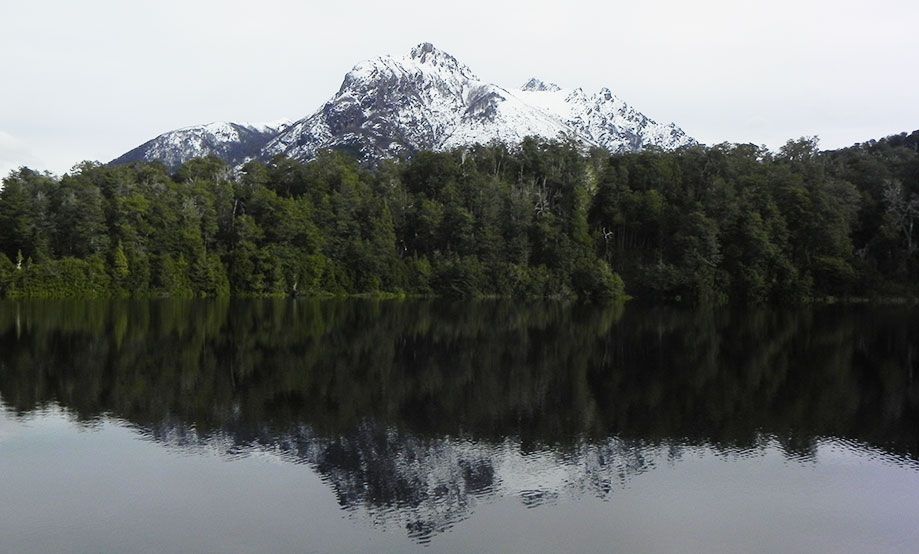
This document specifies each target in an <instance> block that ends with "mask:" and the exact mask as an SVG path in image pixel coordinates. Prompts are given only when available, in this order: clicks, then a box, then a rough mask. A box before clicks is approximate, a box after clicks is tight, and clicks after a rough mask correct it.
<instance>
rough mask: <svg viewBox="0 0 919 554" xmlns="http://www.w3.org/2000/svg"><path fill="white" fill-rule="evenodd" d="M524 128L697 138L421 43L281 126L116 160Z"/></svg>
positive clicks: (248, 153) (623, 138)
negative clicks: (489, 77) (500, 77)
mask: <svg viewBox="0 0 919 554" xmlns="http://www.w3.org/2000/svg"><path fill="white" fill-rule="evenodd" d="M528 136H534V137H540V138H544V139H560V140H572V141H574V142H576V143H579V144H581V145H582V146H584V147H593V146H597V147H602V148H605V149H607V150H609V151H611V152H628V151H637V150H641V149H643V148H646V147H649V146H656V147H661V148H665V149H671V148H677V147H680V146H684V145H689V144H694V143H695V141H694V140H693V139H692V138H690V137H689V136H687V135H686V134H685V133H684V132H683V131H682V130H681V129H680V128H679V127H677V126H676V125H674V124H672V123H671V124H660V123H657V122H656V121H654V120H652V119H650V118H648V117H646V116H645V115H643V114H642V113H640V112H638V111H637V110H635V109H634V108H632V107H631V106H629V105H628V104H626V103H625V102H624V101H623V100H621V99H620V98H618V97H617V96H615V95H614V94H612V92H610V91H609V90H608V89H605V88H604V89H602V90H600V91H598V92H586V91H584V90H582V89H580V88H577V89H572V90H566V89H562V88H561V87H559V86H558V85H555V84H553V83H547V82H544V81H541V80H539V79H535V78H534V79H531V80H530V81H528V82H527V83H526V84H525V85H524V86H523V87H521V88H519V89H506V88H503V87H501V86H498V85H495V84H492V83H488V82H486V81H483V80H482V79H480V78H479V77H478V76H476V74H475V73H473V72H472V70H470V69H469V68H468V67H467V66H465V65H463V64H462V63H460V62H459V61H457V59H456V58H454V57H453V56H451V55H450V54H447V53H446V52H443V51H441V50H438V49H437V48H435V47H434V46H433V45H431V44H430V43H423V44H420V45H418V46H416V47H415V48H413V49H412V50H411V52H409V53H408V54H407V55H406V56H403V57H392V56H383V57H379V58H375V59H372V60H368V61H365V62H362V63H360V64H358V65H356V66H355V67H354V68H353V69H352V70H351V71H349V72H348V74H347V75H345V78H344V81H343V82H342V85H341V88H340V89H339V90H338V92H337V93H336V94H335V95H334V96H332V98H331V99H329V101H327V102H326V103H325V104H324V105H322V106H321V107H320V108H319V109H318V110H317V111H316V112H314V113H313V114H311V115H308V116H307V117H304V118H303V119H300V120H298V121H295V122H293V123H291V124H290V125H287V126H284V127H282V128H280V129H278V130H276V131H272V130H271V129H264V130H259V129H256V128H254V127H248V126H242V125H237V124H233V123H223V124H211V125H205V126H201V127H189V128H187V129H181V130H178V131H173V132H170V133H166V134H164V135H161V136H159V137H157V138H156V139H154V140H152V141H150V142H148V143H146V144H144V145H142V146H140V147H139V148H137V149H135V150H132V151H131V152H128V153H127V154H125V155H124V156H122V157H121V158H118V159H117V160H115V163H123V162H130V161H134V160H153V159H157V160H161V161H163V162H165V163H167V165H170V166H174V165H177V164H178V163H181V162H182V161H185V160H187V159H189V158H190V157H194V156H198V155H206V154H215V155H218V156H221V157H223V158H224V159H226V160H227V161H228V162H229V163H231V164H233V165H237V164H239V163H242V162H244V161H245V160H247V159H250V158H260V159H262V160H270V159H271V158H273V157H274V156H277V155H286V156H288V157H291V158H293V159H297V160H301V161H306V160H309V159H312V158H313V157H315V156H316V154H317V153H318V152H319V151H320V150H322V149H326V148H335V149H341V150H345V151H348V152H350V153H352V154H354V155H355V156H357V157H358V158H360V159H361V160H363V161H373V160H378V159H382V158H391V157H398V156H403V155H410V154H412V153H413V152H416V151H419V150H448V149H452V148H456V147H463V146H468V145H472V144H477V143H478V144H487V143H492V142H501V143H505V144H509V145H513V144H518V143H520V142H521V141H522V140H523V139H524V138H525V137H528Z"/></svg>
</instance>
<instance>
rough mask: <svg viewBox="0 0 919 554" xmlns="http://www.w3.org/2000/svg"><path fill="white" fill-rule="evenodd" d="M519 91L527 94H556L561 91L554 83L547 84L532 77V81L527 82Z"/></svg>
mask: <svg viewBox="0 0 919 554" xmlns="http://www.w3.org/2000/svg"><path fill="white" fill-rule="evenodd" d="M520 90H524V91H527V92H558V91H560V90H562V89H561V87H559V86H558V85H556V84H555V83H547V82H545V81H543V80H542V79H538V78H536V77H533V78H532V79H530V80H529V81H527V82H526V84H524V85H523V86H522V87H520Z"/></svg>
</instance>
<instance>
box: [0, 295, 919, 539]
mask: <svg viewBox="0 0 919 554" xmlns="http://www.w3.org/2000/svg"><path fill="white" fill-rule="evenodd" d="M917 550H919V309H917V308H914V307H867V306H854V307H853V306H849V307H841V306H825V307H817V308H805V309H799V310H791V311H788V310H768V309H750V310H736V309H734V310H732V309H727V308H717V309H715V308H703V309H693V310H689V309H675V308H665V307H648V306H642V305H639V304H630V305H628V306H626V307H625V308H613V307H609V308H599V307H589V306H579V305H566V304H560V303H545V304H519V303H516V304H514V303H503V302H466V303H445V302H396V301H393V302H374V301H306V300H273V301H228V302H218V301H213V302H170V301H160V302H2V303H0V551H2V552H17V553H18V552H269V551H270V552H311V551H316V552H334V551H341V552H353V551H368V552H386V551H392V552H405V551H427V552H431V551H476V552H534V551H535V552H543V551H546V552H558V551H581V552H610V551H622V552H674V551H689V552H730V551H735V552H736V551H744V552H779V551H781V552H814V551H821V552H916V551H917Z"/></svg>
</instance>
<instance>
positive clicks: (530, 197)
mask: <svg viewBox="0 0 919 554" xmlns="http://www.w3.org/2000/svg"><path fill="white" fill-rule="evenodd" d="M917 223H919V131H915V132H913V133H912V134H906V133H903V134H900V135H895V136H891V137H887V138H885V139H881V140H877V141H870V142H866V143H862V144H856V145H854V146H852V147H849V148H844V149H839V150H826V151H822V150H820V148H819V146H818V142H817V140H816V139H815V138H802V139H799V140H795V141H789V142H788V143H787V144H786V145H785V146H783V147H782V148H780V149H779V151H777V152H773V151H770V150H769V149H767V148H765V147H760V146H754V145H749V144H739V145H738V144H722V145H716V146H712V147H705V146H693V147H686V148H682V149H679V150H676V151H672V152H665V151H660V150H646V151H642V152H638V153H629V154H614V155H611V154H609V153H607V152H605V151H599V150H594V151H590V152H584V151H583V150H582V149H580V148H579V147H577V146H576V145H574V144H566V143H558V142H543V141H537V140H530V139H528V140H526V141H524V143H523V144H521V145H520V146H519V147H513V148H510V147H506V146H501V145H490V146H476V147H471V148H466V149H460V150H455V151H451V152H420V153H417V154H415V155H414V156H412V157H410V158H407V159H401V160H388V161H383V162H380V163H378V164H377V165H375V166H373V167H365V166H361V165H360V164H358V163H357V162H356V161H355V160H353V159H352V158H350V157H349V156H348V155H347V154H345V153H341V152H333V151H328V152H324V153H322V154H321V155H320V156H319V157H318V158H317V159H315V160H313V161H311V162H309V163H306V164H301V163H298V162H295V161H292V160H289V159H286V158H277V159H275V160H272V161H271V162H270V163H267V164H266V163H261V162H249V163H247V164H246V165H244V166H243V167H241V168H235V169H234V168H231V167H228V166H227V165H225V164H224V163H223V162H221V161H220V160H218V159H216V158H201V159H195V160H191V161H189V162H188V163H186V164H185V165H184V166H182V167H181V168H180V169H179V170H178V171H176V172H174V173H170V172H169V171H167V169H166V168H165V166H163V165H161V164H157V163H150V164H134V165H124V166H112V165H103V164H99V163H94V162H84V163H82V164H79V165H77V166H76V167H74V168H73V169H72V170H71V171H70V172H68V173H67V174H65V175H63V176H61V177H57V176H54V175H51V174H49V173H47V172H40V171H36V170H33V169H29V168H21V169H19V170H18V171H14V172H12V173H10V174H9V176H7V177H6V178H5V179H4V180H3V188H2V191H0V296H4V297H12V298H98V297H140V298H143V297H224V296H315V297H321V296H355V295H372V296H438V297H464V298H471V297H502V298H511V297H517V298H575V297H576V298H580V299H584V300H589V301H609V300H613V301H615V300H621V299H625V298H627V297H638V298H647V299H654V300H665V301H682V302H728V301H730V302H748V303H765V302H790V303H799V302H808V301H821V300H827V299H865V298H884V299H915V298H916V297H917V296H919V224H917Z"/></svg>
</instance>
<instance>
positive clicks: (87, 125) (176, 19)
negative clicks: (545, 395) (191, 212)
mask: <svg viewBox="0 0 919 554" xmlns="http://www.w3.org/2000/svg"><path fill="white" fill-rule="evenodd" d="M424 41H428V42H433V43H434V44H435V45H436V46H438V47H439V48H441V49H443V50H446V51H447V52H450V53H451V54H453V55H454V56H456V57H457V58H458V59H459V60H460V61H461V62H463V63H465V64H467V65H468V66H470V67H471V68H472V70H473V71H474V72H476V73H477V74H478V75H479V76H480V77H481V78H483V79H485V80H488V81H491V82H495V83H498V84H501V85H504V86H518V85H520V84H522V83H523V82H524V81H525V80H526V79H527V78H528V77H531V76H539V77H541V78H543V79H545V80H549V81H554V82H557V83H558V84H560V85H561V86H563V87H575V86H582V87H585V88H599V87H602V86H608V87H609V88H610V89H612V90H613V91H614V92H615V93H617V94H618V95H619V96H620V97H622V98H623V99H624V100H625V101H626V102H629V103H631V104H632V105H633V106H635V107H636V108H637V109H638V110H640V111H642V112H644V113H645V114H646V115H648V116H650V117H652V118H654V119H657V120H659V121H674V122H676V123H677V124H678V125H680V126H681V127H682V128H683V129H684V130H685V131H686V132H687V133H689V134H690V135H692V136H693V137H695V138H697V139H699V140H701V141H702V142H705V143H709V144H711V143H718V142H723V141H731V142H754V143H757V144H766V145H768V146H770V147H778V146H779V145H781V144H782V143H784V141H785V140H786V139H788V138H792V137H798V136H803V135H819V136H820V137H821V144H822V145H823V146H824V147H836V146H843V145H847V144H850V143H853V142H857V141H862V140H865V139H869V138H873V137H880V136H885V135H888V134H892V133H896V132H900V131H906V130H913V129H917V128H919V101H917V96H919V93H917V91H919V2H915V1H914V0H913V1H906V0H874V1H872V2H866V1H864V0H861V1H858V2H856V1H849V0H836V1H832V2H831V1H820V2H817V1H812V0H773V1H770V2H744V1H742V0H724V1H721V0H717V1H716V0H697V1H691V2H687V1H686V0H674V1H660V2H654V1H645V0H630V1H628V2H620V1H583V0H567V1H564V2H563V1H559V0H556V1H552V2H539V1H533V0H530V1H526V2H499V1H496V0H488V1H480V0H463V1H461V2H450V3H441V2H433V1H430V0H429V1H415V0H412V1H402V0H390V1H387V2H359V1H355V0H335V1H332V2H315V3H314V2H293V1H286V0H260V1H259V2H251V1H248V2H242V1H235V0H230V1H227V0H219V1H218V0H201V1H196V0H156V1H145V0H134V1H126V0H79V1H75V0H0V173H2V175H6V174H7V172H8V171H9V170H10V168H12V167H17V166H19V165H23V164H25V165H29V166H32V167H36V168H40V169H48V170H51V171H53V172H56V173H61V172H64V171H67V170H68V169H69V168H70V167H71V166H73V165H74V164H75V163H76V162H78V161H80V160H84V159H89V160H100V161H108V160H110V159H112V158H114V157H116V156H118V155H119V154H121V153H123V152H125V151H127V150H129V149H131V148H133V147H134V146H137V145H138V144H140V143H142V142H144V141H146V140H148V139H150V138H153V137H154V136H156V135H158V134H159V133H162V132H164V131H168V130H170V129H174V128H177V127H183V126H187V125H192V124H197V123H206V122H210V121H220V120H231V121H249V122H261V121H271V120H276V119H279V118H281V117H289V118H291V119H298V118H300V117H303V116H305V115H308V114H310V113H312V112H313V111H314V110H315V109H316V108H317V107H318V106H319V105H320V104H321V103H322V102H324V101H325V100H327V99H328V98H329V97H330V96H331V95H332V94H333V93H334V92H335V91H336V90H337V89H338V87H339V86H340V84H341V79H342V77H343V76H344V74H345V73H346V72H347V71H348V70H349V69H350V68H351V67H352V66H353V65H354V64H356V63H357V62H359V61H361V60H363V59H367V58H370V57H374V56H378V55H382V54H395V55H402V54H404V53H406V52H408V51H409V50H410V49H411V47H412V46H414V45H415V44H417V43H419V42H424Z"/></svg>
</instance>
